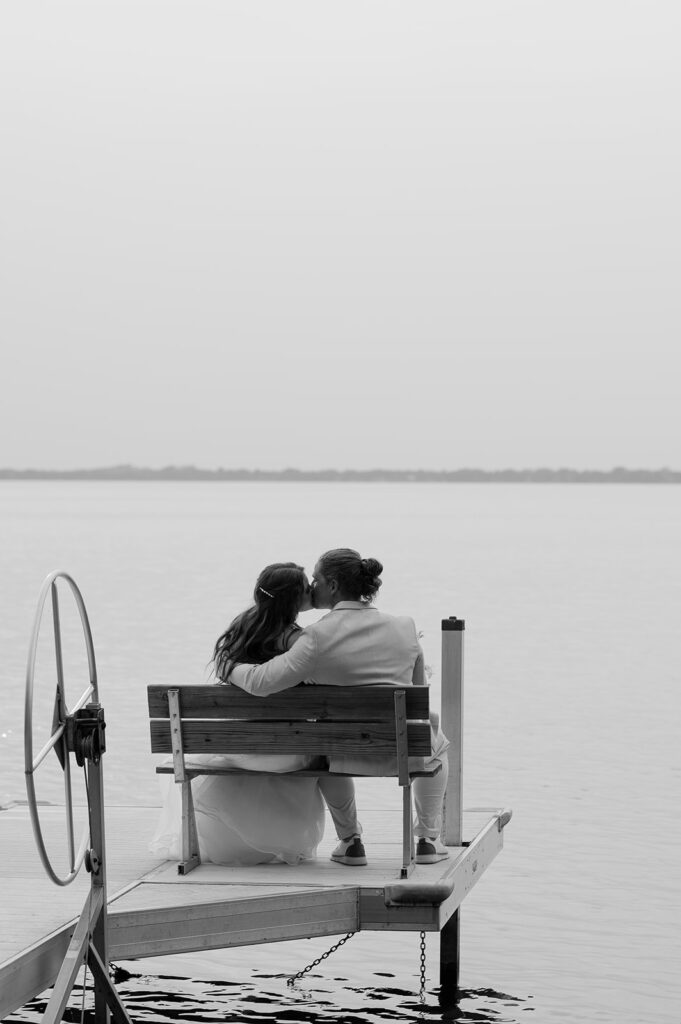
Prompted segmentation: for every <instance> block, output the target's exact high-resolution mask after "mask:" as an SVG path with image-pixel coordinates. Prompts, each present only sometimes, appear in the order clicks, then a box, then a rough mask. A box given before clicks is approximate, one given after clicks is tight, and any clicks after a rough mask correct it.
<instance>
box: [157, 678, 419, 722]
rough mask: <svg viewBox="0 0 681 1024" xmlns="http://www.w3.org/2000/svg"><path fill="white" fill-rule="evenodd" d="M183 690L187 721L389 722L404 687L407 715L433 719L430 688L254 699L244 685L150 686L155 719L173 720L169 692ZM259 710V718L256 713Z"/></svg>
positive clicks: (325, 690)
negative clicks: (214, 719) (305, 719)
mask: <svg viewBox="0 0 681 1024" xmlns="http://www.w3.org/2000/svg"><path fill="white" fill-rule="evenodd" d="M169 689H177V690H179V691H180V701H181V708H182V717H183V718H225V717H230V718H246V719H248V718H252V717H256V716H257V718H259V719H261V720H263V719H284V720H288V719H292V718H318V719H322V720H324V719H325V718H331V717H332V718H338V719H343V720H346V721H372V720H375V719H378V720H379V721H380V720H381V719H385V718H386V717H389V716H391V715H393V713H394V704H393V700H394V693H395V690H396V689H403V690H404V691H405V695H406V701H407V717H408V718H413V719H427V718H428V710H429V691H428V687H427V686H404V687H397V686H395V685H393V684H390V683H386V684H385V685H384V686H383V685H382V684H376V685H375V686H373V685H372V686H370V687H362V686H317V685H314V686H297V687H293V688H292V689H290V690H284V691H283V692H282V693H275V694H271V695H270V696H268V697H254V696H253V694H250V693H246V692H245V690H241V689H239V687H238V686H232V685H229V684H227V685H209V686H206V685H201V686H193V685H185V686H157V685H151V686H148V687H147V694H148V701H149V717H150V718H167V717H168V690H169ZM254 711H255V715H254V713H253V712H254Z"/></svg>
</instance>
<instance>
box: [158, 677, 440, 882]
mask: <svg viewBox="0 0 681 1024" xmlns="http://www.w3.org/2000/svg"><path fill="white" fill-rule="evenodd" d="M148 698H149V717H150V729H151V750H152V753H154V754H172V755H173V764H172V765H170V764H168V765H160V766H159V767H157V769H156V771H157V772H158V773H161V774H164V773H168V774H173V775H174V776H175V782H176V783H178V784H181V786H182V859H181V861H180V864H179V865H178V871H179V873H180V874H187V873H188V872H189V871H192V870H193V868H195V867H196V866H197V865H198V864H199V863H200V856H199V846H198V837H197V831H196V820H195V816H194V804H193V800H192V791H191V783H192V779H194V778H196V777H197V776H199V775H232V774H253V772H248V773H246V772H245V771H244V770H243V769H234V768H212V767H211V768H197V767H195V766H192V765H187V763H186V760H185V758H186V757H187V756H191V755H193V754H194V755H195V754H307V755H311V756H319V757H333V756H335V755H349V756H357V755H360V756H361V757H362V758H365V757H369V758H376V759H377V760H378V759H385V758H386V757H391V756H392V757H395V758H396V762H395V763H396V770H395V771H394V772H391V773H386V772H384V771H380V772H379V773H378V774H379V775H387V774H390V775H391V776H394V777H395V778H397V780H398V782H399V785H400V786H401V787H402V792H403V812H402V867H401V870H400V876H401V877H402V878H406V877H407V876H408V875H409V874H410V872H411V870H412V868H413V865H414V836H413V820H412V801H411V783H412V779H414V778H417V777H419V776H432V775H435V774H436V773H437V772H438V771H439V770H440V765H438V766H437V767H436V768H435V770H432V771H430V770H425V769H424V770H419V771H413V770H412V771H410V770H409V758H410V757H430V754H431V738H430V722H429V691H428V687H427V686H395V685H392V684H389V683H386V684H377V685H372V686H316V685H314V686H297V687H294V688H292V689H289V690H284V691H283V692H281V693H276V694H272V695H270V696H268V697H254V696H253V695H252V694H249V693H246V692H245V691H244V690H241V689H239V688H238V687H236V686H232V685H213V686H194V685H189V686H149V687H148ZM262 774H269V773H267V772H265V773H262ZM287 774H288V775H289V776H295V775H316V776H320V775H324V774H335V773H333V772H331V773H329V772H325V771H324V770H315V769H306V770H304V771H297V772H290V773H287ZM371 777H375V776H371Z"/></svg>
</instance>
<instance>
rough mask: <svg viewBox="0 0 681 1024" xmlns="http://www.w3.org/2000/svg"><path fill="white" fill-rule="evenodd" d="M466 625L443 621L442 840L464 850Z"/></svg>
mask: <svg viewBox="0 0 681 1024" xmlns="http://www.w3.org/2000/svg"><path fill="white" fill-rule="evenodd" d="M465 628H466V623H465V622H464V620H463V619H457V618H456V616H451V617H450V618H449V619H443V620H442V731H443V733H444V734H445V736H446V737H447V739H448V740H449V750H448V751H447V757H448V759H449V781H448V783H447V792H446V794H445V804H444V828H443V830H442V831H443V840H444V843H445V845H446V846H461V842H462V838H463V837H462V820H461V815H462V809H463V808H462V796H463V634H464V630H465Z"/></svg>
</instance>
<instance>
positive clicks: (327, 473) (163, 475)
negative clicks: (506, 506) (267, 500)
mask: <svg viewBox="0 0 681 1024" xmlns="http://www.w3.org/2000/svg"><path fill="white" fill-rule="evenodd" d="M0 480H235V481H237V480H247V481H260V480H265V481H271V480H275V481H276V480H281V481H284V482H290V481H294V482H295V481H301V482H303V481H321V482H334V481H338V482H340V483H345V482H353V481H354V482H358V483H372V482H379V483H380V482H385V483H392V482H396V483H401V482H408V483H539V484H544V483H546V484H554V483H565V484H632V483H633V484H678V483H681V471H679V470H674V469H624V468H622V467H621V466H617V467H616V468H615V469H608V470H600V469H492V470H490V469H281V470H275V469H199V468H197V467H196V466H165V467H164V468H163V469H146V468H144V467H137V466H110V467H106V468H104V469H0Z"/></svg>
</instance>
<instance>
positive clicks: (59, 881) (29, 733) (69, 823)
mask: <svg viewBox="0 0 681 1024" xmlns="http://www.w3.org/2000/svg"><path fill="white" fill-rule="evenodd" d="M58 579H62V580H65V581H66V582H67V583H68V585H69V587H70V588H71V593H72V595H73V597H74V599H75V602H76V606H77V608H78V612H79V614H80V621H81V624H82V627H83V633H84V636H85V648H86V651H87V660H88V668H89V676H90V685H89V686H88V687H87V688H86V689H85V691H84V692H83V694H82V696H81V697H80V699H79V700H78V701H77V703H76V704H75V706H74V707H73V709H72V710H71V711H69V709H68V708H67V707H66V698H65V694H64V666H63V662H62V644H61V625H60V620H59V595H58V593H57V580H58ZM48 594H49V595H50V597H51V603H52V626H53V631H54V650H55V656H56V662H57V689H56V693H55V699H54V715H53V718H52V735H51V736H50V738H49V740H48V741H47V743H46V744H45V746H44V747H43V748H42V750H41V751H40V753H39V754H37V755H36V756H35V757H34V756H33V676H34V672H35V660H36V653H37V649H38V637H39V635H40V626H41V623H42V618H43V611H44V608H45V604H46V601H47V597H48ZM91 697H93V699H94V701H95V702H96V703H98V702H99V694H98V690H97V669H96V667H95V652H94V647H93V645H92V634H91V632H90V623H89V621H88V617H87V612H86V610H85V604H84V602H83V598H82V596H81V593H80V590H79V589H78V587H77V586H76V584H75V582H74V580H73V579H72V578H71V577H70V576H69V575H68V573H65V572H60V571H56V572H52V573H50V575H49V576H48V577H47V579H46V580H45V582H44V583H43V586H42V589H41V591H40V596H39V597H38V607H37V609H36V613H35V619H34V620H33V631H32V633H31V642H30V646H29V652H28V663H27V666H26V703H25V712H24V760H25V774H26V792H27V795H28V806H29V810H30V814H31V823H32V825H33V834H34V836H35V841H36V845H37V847H38V853H39V854H40V859H41V861H42V863H43V867H44V868H45V871H46V872H47V874H48V875H49V877H50V878H51V879H52V881H53V882H54V883H55V884H56V885H68V884H69V883H70V882H72V881H73V879H74V878H75V877H76V875H77V874H78V872H79V870H80V867H81V864H82V863H83V859H84V857H85V853H86V850H87V848H88V845H89V834H90V830H89V826H87V825H86V827H85V830H84V833H83V836H82V838H81V841H80V845H79V846H78V850H77V851H76V847H75V840H74V835H73V795H72V788H71V765H70V756H69V750H70V749H72V748H70V745H69V743H68V736H67V728H68V724H69V722H68V720H69V719H70V717H71V716H73V715H74V714H76V712H78V711H80V709H81V708H83V707H84V706H85V705H86V704H87V703H88V701H89V700H90V698H91ZM51 750H54V752H55V753H56V755H57V757H58V758H59V762H60V764H61V766H62V768H63V771H64V793H65V799H66V828H67V838H68V846H69V862H70V866H69V873H68V874H67V875H64V876H63V877H62V876H60V875H58V874H57V873H56V871H55V870H54V868H53V867H52V865H51V863H50V859H49V857H48V856H47V850H46V849H45V842H44V840H43V834H42V830H41V828H40V818H39V816H38V805H37V801H36V796H35V784H34V773H35V771H36V769H37V768H38V766H39V765H40V764H42V762H43V761H44V760H45V758H46V757H47V755H48V754H49V752H50V751H51ZM77 759H78V762H79V764H80V763H82V757H78V755H77Z"/></svg>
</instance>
